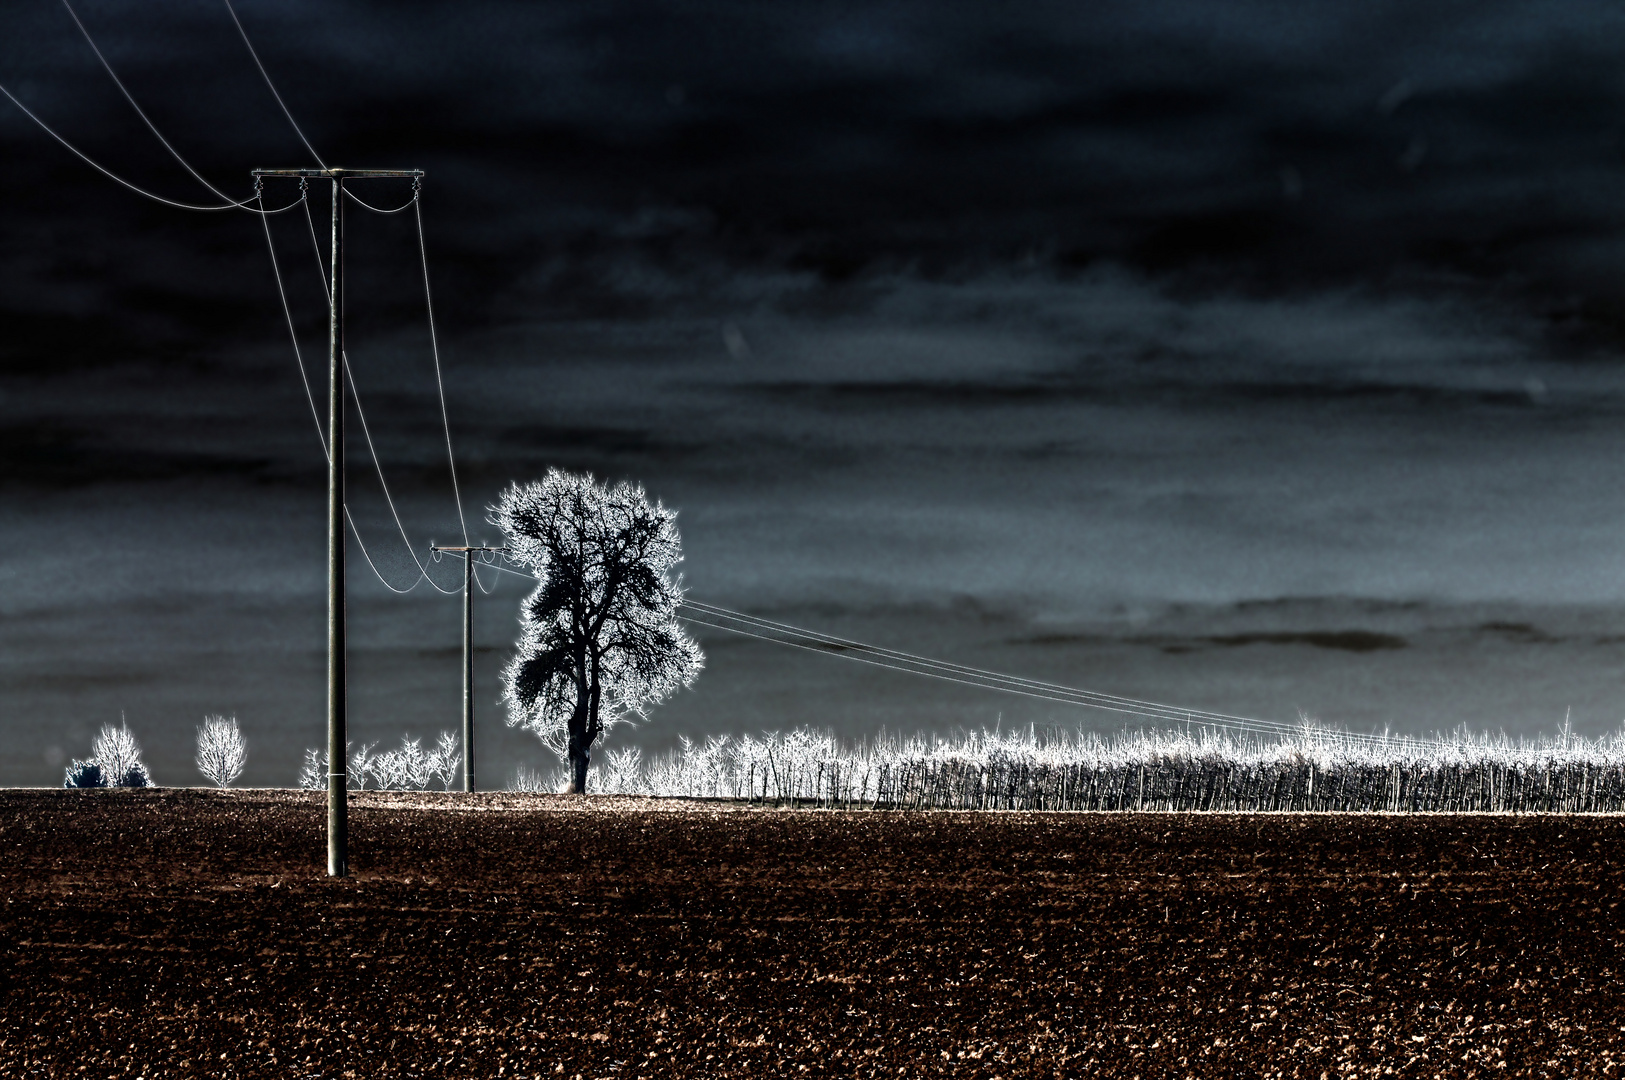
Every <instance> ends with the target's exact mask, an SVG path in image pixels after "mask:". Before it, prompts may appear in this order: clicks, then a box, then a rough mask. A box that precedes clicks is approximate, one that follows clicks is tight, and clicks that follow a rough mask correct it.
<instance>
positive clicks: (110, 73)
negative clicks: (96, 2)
mask: <svg viewBox="0 0 1625 1080" xmlns="http://www.w3.org/2000/svg"><path fill="white" fill-rule="evenodd" d="M62 7H63V8H64V9H65V10H66V11H67V13H68V17H69V18H70V19H72V20H73V25H75V26H77V27H78V28H79V33H80V35H81V36H82V37H83V38H84V39H85V44H87V45H89V46H90V51H91V52H93V53H95V54H96V59H97V60H99V61H100V62H101V65H102V70H104V71H106V72H107V77H108V78H110V79H112V80H113V85H114V86H116V87H118V92H119V93H121V94H123V95H124V100H125V101H127V102H129V103H130V108H132V109H134V110H135V114H136V115H137V116H139V117H140V118H141V122H142V123H143V124H145V125H147V130H148V131H150V132H152V136H153V138H155V139H157V140H158V141H159V142H160V143H162V144H163V147H164V149H165V150H168V151H169V156H170V157H172V158H174V159H175V160H176V161H177V162H179V163H180V167H181V168H183V169H185V170H186V171H187V172H189V173H191V174H192V179H194V180H196V181H197V182H198V183H200V184H202V185H203V186H204V187H206V188H208V189H209V192H210V194H212V195H214V196H216V197H218V198H221V199H225V200H226V201H228V202H229V203H231V204H232V205H233V206H234V207H236V208H237V209H239V210H244V209H248V202H252V201H253V200H248V201H247V202H238V201H237V200H235V199H233V198H232V197H231V196H230V195H227V194H226V193H225V192H224V191H221V190H220V189H219V188H217V187H215V186H214V185H213V184H211V183H209V181H208V180H206V179H205V178H204V176H203V174H202V173H200V172H198V171H197V170H196V169H194V168H192V166H191V164H190V163H189V162H188V161H187V160H186V159H185V158H183V157H181V153H180V151H179V150H176V149H175V147H174V146H173V145H172V144H171V143H170V141H169V140H168V139H166V138H164V133H163V132H161V131H159V130H158V125H156V124H154V123H153V122H152V119H151V118H150V117H149V116H147V113H146V110H145V109H143V108H142V107H141V106H140V105H139V104H138V103H137V102H136V100H135V95H133V94H131V93H130V91H129V89H128V88H127V87H126V86H125V85H124V80H123V79H121V78H119V77H118V72H116V71H114V70H113V65H112V64H109V63H108V62H107V57H105V56H103V55H102V50H101V49H100V47H98V46H97V44H96V39H95V38H93V37H91V36H90V31H89V30H87V29H85V24H84V23H83V22H81V21H80V20H79V13H78V12H77V11H75V10H73V5H72V4H70V3H69V2H68V0H62Z"/></svg>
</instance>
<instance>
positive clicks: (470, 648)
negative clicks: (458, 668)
mask: <svg viewBox="0 0 1625 1080" xmlns="http://www.w3.org/2000/svg"><path fill="white" fill-rule="evenodd" d="M430 548H431V550H433V551H460V552H462V553H463V790H464V791H473V790H474V589H473V585H474V553H475V552H476V551H507V550H508V549H507V548H505V547H486V546H485V545H484V544H476V545H473V546H471V547H452V546H449V545H444V544H432V545H430Z"/></svg>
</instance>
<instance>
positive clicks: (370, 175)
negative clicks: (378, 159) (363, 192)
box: [251, 169, 423, 180]
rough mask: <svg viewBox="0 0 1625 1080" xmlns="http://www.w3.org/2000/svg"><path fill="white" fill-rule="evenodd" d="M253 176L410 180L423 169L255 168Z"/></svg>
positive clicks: (419, 178) (421, 174)
mask: <svg viewBox="0 0 1625 1080" xmlns="http://www.w3.org/2000/svg"><path fill="white" fill-rule="evenodd" d="M251 175H253V176H288V177H294V178H303V179H307V180H310V179H316V178H318V177H320V178H322V179H326V180H335V179H337V178H339V177H341V176H342V177H343V178H344V179H346V180H382V179H389V178H391V177H395V178H405V179H409V180H421V179H423V170H422V169H254V170H252V172H251Z"/></svg>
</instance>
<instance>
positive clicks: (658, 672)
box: [490, 469, 704, 792]
mask: <svg viewBox="0 0 1625 1080" xmlns="http://www.w3.org/2000/svg"><path fill="white" fill-rule="evenodd" d="M490 520H491V523H492V524H494V525H496V526H498V527H499V528H501V529H502V532H503V535H504V537H505V538H506V540H507V545H508V557H509V559H510V560H511V561H513V562H514V563H516V564H518V565H520V566H524V567H526V568H527V569H529V570H530V571H531V572H532V573H533V574H534V575H535V576H536V589H535V591H534V592H532V593H531V594H530V595H529V596H528V597H526V598H525V600H524V603H523V604H522V605H521V606H520V609H519V629H520V633H519V641H518V643H517V645H516V648H515V655H514V658H513V660H512V661H510V662H509V664H508V665H507V666H506V667H505V668H504V669H503V672H502V686H503V700H504V702H506V704H507V706H508V713H509V716H508V723H509V724H516V725H519V726H521V727H524V728H527V729H528V730H530V731H533V732H535V733H536V735H537V736H538V737H539V738H540V739H541V740H542V743H543V745H545V746H547V747H548V749H550V750H552V751H553V752H554V753H555V754H557V755H558V756H559V758H560V759H561V760H563V761H565V762H567V763H568V764H569V766H570V769H571V781H570V787H571V790H574V791H578V792H579V791H584V790H588V789H587V787H586V784H587V777H588V775H589V763H590V761H591V758H592V748H593V746H594V745H595V744H596V743H597V742H598V741H599V739H600V738H601V737H602V736H603V735H604V734H605V733H607V732H608V731H610V730H611V729H612V728H614V727H616V726H617V725H619V724H623V723H627V722H630V721H633V720H640V719H644V718H646V717H647V715H648V710H649V709H650V708H651V707H652V706H654V705H658V704H659V703H660V702H662V701H665V700H666V699H667V698H669V697H670V696H671V695H672V694H673V693H675V692H676V691H677V690H678V689H679V688H681V687H684V686H688V685H690V684H692V683H693V681H694V679H695V678H696V677H697V676H698V675H699V673H700V668H701V666H702V664H703V663H704V657H703V655H702V654H701V652H700V647H699V645H698V644H697V643H696V642H695V641H694V639H692V638H691V637H689V636H688V634H687V633H686V631H685V630H684V628H683V625H682V623H681V622H680V621H679V620H678V618H677V608H678V605H679V604H681V603H682V599H683V590H682V585H681V583H680V581H679V580H678V578H677V576H676V575H675V573H674V568H675V567H676V565H677V564H678V563H679V562H681V561H682V558H683V548H682V541H681V539H680V537H679V536H678V532H677V513H676V511H674V510H670V509H667V508H666V507H665V506H662V505H661V504H660V503H658V502H654V503H651V502H650V501H649V499H648V498H647V496H646V495H645V494H644V491H643V488H641V487H639V486H637V485H634V484H627V483H619V484H601V483H599V482H598V481H596V480H594V479H593V477H592V476H591V474H587V473H580V474H577V473H568V472H564V471H562V470H560V469H549V470H548V472H547V475H546V477H545V478H543V479H542V480H541V482H539V483H533V484H526V485H519V484H515V485H513V486H512V487H510V488H509V489H508V490H507V491H505V492H503V493H502V497H501V499H500V500H499V501H498V503H497V505H496V506H495V507H493V508H492V511H491V519H490Z"/></svg>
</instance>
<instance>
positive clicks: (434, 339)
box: [278, 180, 483, 596]
mask: <svg viewBox="0 0 1625 1080" xmlns="http://www.w3.org/2000/svg"><path fill="white" fill-rule="evenodd" d="M300 186H301V189H302V188H303V187H304V181H302V180H301V181H300ZM415 186H416V185H414V188H415ZM414 198H416V196H415V195H414ZM417 220H418V252H419V256H420V257H421V259H422V261H423V291H424V297H425V301H426V303H427V305H428V309H429V342H430V345H431V347H432V352H433V355H434V375H435V386H436V388H437V389H438V390H439V394H440V421H441V424H442V426H443V428H444V430H445V435H446V458H447V460H448V462H449V463H450V465H451V488H452V495H453V497H454V498H455V499H456V502H457V521H458V523H459V525H460V526H461V527H462V531H463V540H464V541H465V542H466V541H467V540H468V523H467V521H466V520H465V519H464V517H463V496H462V491H461V490H460V489H459V487H458V484H457V461H456V458H455V457H453V456H452V452H451V422H450V420H449V419H448V417H447V412H446V390H445V384H444V382H443V380H442V379H441V374H440V345H439V339H438V335H437V334H436V331H435V325H434V303H433V297H432V296H431V294H430V293H429V257H428V252H427V249H426V247H425V245H424V242H423V215H422V213H421V212H419V214H418V215H417ZM305 224H306V226H307V228H308V230H309V232H310V244H311V251H312V252H313V253H314V254H315V257H316V270H317V276H318V277H320V279H321V282H322V295H324V296H326V297H327V298H328V299H329V301H331V299H332V292H331V291H330V289H329V285H328V281H327V271H326V269H325V268H324V267H323V266H322V248H321V241H320V240H318V239H317V238H316V222H315V219H314V218H312V217H311V214H310V205H309V202H308V200H307V202H306V204H305ZM280 287H281V281H280V279H279V280H278V288H280ZM300 370H301V372H302V371H303V361H301V367H300ZM344 372H345V376H346V378H348V380H349V382H350V391H351V393H352V395H353V396H354V397H355V407H356V414H357V415H358V416H360V417H361V430H362V433H363V434H365V435H366V437H367V451H368V452H369V453H370V454H371V455H372V463H373V468H374V469H376V470H377V472H378V484H379V486H380V487H381V488H383V492H384V501H385V502H387V503H388V504H389V512H390V514H391V515H392V516H393V517H394V519H395V527H396V528H397V529H400V533H401V542H402V543H404V544H405V545H406V550H407V551H408V552H409V553H410V554H411V556H412V561H413V562H414V563H416V564H417V567H418V572H419V574H420V575H421V578H420V580H421V579H427V580H428V581H429V584H430V585H432V586H434V588H435V590H436V591H437V592H440V593H442V594H444V595H447V596H449V595H451V594H452V593H454V592H456V590H455V589H442V588H441V587H440V586H439V584H438V583H436V582H435V581H434V579H433V578H430V577H429V572H428V569H427V568H426V567H425V566H424V563H423V561H422V560H421V559H419V558H418V555H417V550H416V549H415V548H413V547H412V542H411V540H409V539H408V538H407V536H406V529H405V527H404V526H402V525H401V516H400V513H399V512H398V511H397V510H396V509H395V499H394V497H393V496H392V495H391V494H390V491H389V481H388V480H386V479H385V478H384V466H383V463H382V462H381V461H380V460H379V458H378V451H377V448H376V447H374V445H373V442H372V434H371V432H370V431H369V430H368V427H367V418H366V415H365V413H364V412H363V411H362V408H361V391H360V390H359V389H358V388H357V387H356V383H355V374H354V372H353V371H352V370H351V368H350V357H349V355H348V353H346V354H345V356H344ZM312 408H314V401H313V402H312ZM385 584H386V585H387V584H388V582H385ZM415 586H416V582H414V583H413V587H415ZM482 588H483V586H482Z"/></svg>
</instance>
